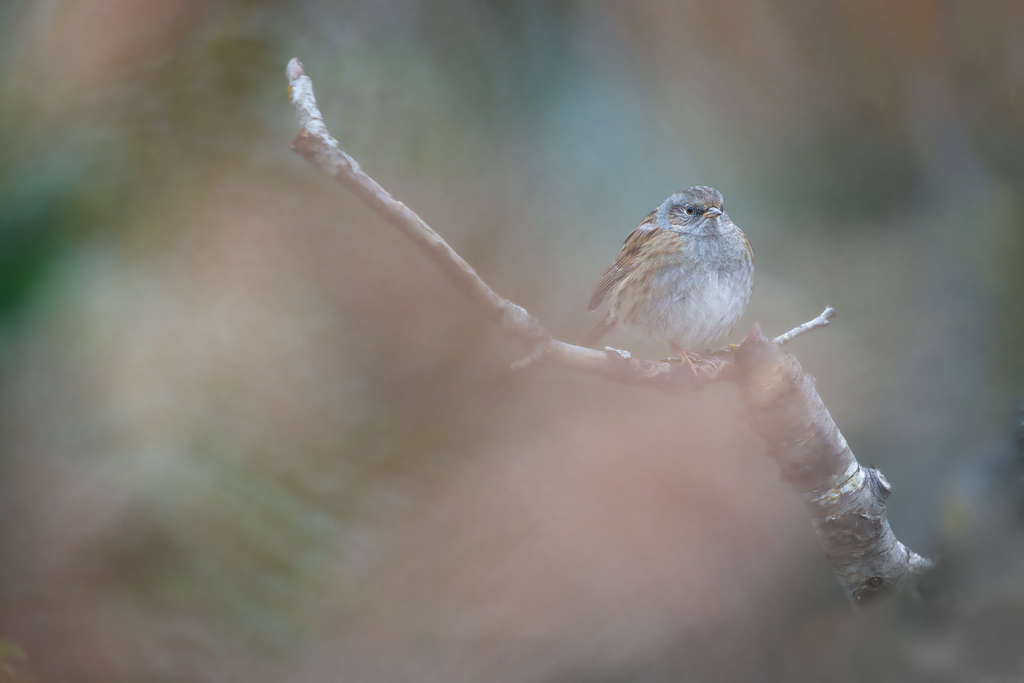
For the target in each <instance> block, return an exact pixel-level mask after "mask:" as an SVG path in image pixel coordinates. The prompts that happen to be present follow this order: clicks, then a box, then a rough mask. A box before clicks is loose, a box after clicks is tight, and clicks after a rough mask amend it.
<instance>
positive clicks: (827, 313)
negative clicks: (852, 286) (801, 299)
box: [772, 306, 836, 346]
mask: <svg viewBox="0 0 1024 683" xmlns="http://www.w3.org/2000/svg"><path fill="white" fill-rule="evenodd" d="M835 315H836V309H834V308H832V307H831V306H826V307H825V310H824V311H822V312H821V315H819V316H818V317H817V318H815V319H814V320H809V321H807V322H805V323H804V324H803V325H797V326H796V327H794V328H793V329H791V330H790V331H789V332H786V333H785V334H780V335H779V336H778V337H776V338H775V339H773V340H772V341H773V342H775V343H776V344H778V345H779V346H783V345H785V344H788V343H789V342H791V341H793V340H794V339H796V338H797V337H799V336H800V335H801V334H806V333H807V332H810V331H811V330H816V329H818V328H819V327H828V321H829V320H830V319H832V318H834V317H835Z"/></svg>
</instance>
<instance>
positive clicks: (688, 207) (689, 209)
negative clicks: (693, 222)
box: [683, 204, 694, 216]
mask: <svg viewBox="0 0 1024 683" xmlns="http://www.w3.org/2000/svg"><path fill="white" fill-rule="evenodd" d="M693 210H694V209H693V206H691V205H690V204H687V205H686V206H684V207H683V211H685V212H686V215H687V216H692V215H693Z"/></svg>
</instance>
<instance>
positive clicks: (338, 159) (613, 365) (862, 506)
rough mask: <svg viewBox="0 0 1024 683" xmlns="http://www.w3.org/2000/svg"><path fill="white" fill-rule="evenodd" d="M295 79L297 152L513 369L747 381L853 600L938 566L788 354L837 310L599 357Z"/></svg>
mask: <svg viewBox="0 0 1024 683" xmlns="http://www.w3.org/2000/svg"><path fill="white" fill-rule="evenodd" d="M286 73H287V76H288V81H289V93H290V97H291V102H292V107H293V108H294V109H295V114H296V116H297V117H298V120H299V125H300V129H299V132H298V134H297V135H296V136H295V138H294V140H292V144H291V147H292V150H294V151H295V152H296V153H298V154H300V155H302V156H303V157H304V158H305V159H306V160H307V161H309V162H310V163H311V164H312V165H313V166H315V167H316V168H317V169H319V170H320V171H321V172H323V173H326V174H327V175H329V176H331V177H332V178H334V179H335V180H337V181H338V182H339V183H341V184H342V185H344V186H345V187H347V188H348V189H349V190H351V191H352V192H353V193H354V194H355V195H356V196H357V197H359V198H360V199H361V200H363V201H364V202H365V203H366V204H367V205H368V206H369V207H370V208H371V209H373V210H374V211H375V212H376V213H377V214H378V215H379V216H380V217H382V218H383V219H384V220H385V221H387V222H388V223H390V224H391V225H392V226H394V227H395V228H396V229H398V230H399V231H400V232H402V233H403V234H404V235H406V237H408V238H409V239H410V240H412V242H413V243H414V244H416V245H417V246H418V247H419V248H420V249H421V250H422V251H423V253H424V254H425V255H426V256H427V257H428V258H430V260H432V261H433V262H434V263H435V264H436V265H437V266H438V267H439V268H440V269H441V270H442V271H443V272H444V273H445V274H446V275H448V277H449V278H450V279H451V280H452V281H453V283H454V284H455V285H456V287H458V288H459V289H460V290H461V291H463V292H464V293H465V294H467V295H468V296H469V297H470V298H471V299H472V300H473V301H474V302H476V303H477V305H478V306H479V308H480V309H481V311H482V312H483V314H484V315H485V316H487V317H488V318H489V319H491V320H493V321H495V322H497V323H499V324H500V325H501V327H502V328H503V329H504V330H505V331H506V332H507V333H508V334H509V335H510V336H514V337H517V338H519V339H520V340H521V341H522V342H523V343H524V344H525V345H526V346H527V348H529V353H528V355H527V356H526V357H524V358H523V359H521V360H519V361H516V362H515V363H513V364H512V368H513V369H515V370H521V369H525V368H528V367H531V366H534V365H538V366H539V365H543V366H555V367H563V368H569V369H572V370H577V371H581V372H586V373H590V374H595V375H599V376H602V377H605V378H607V379H610V380H613V381H616V382H621V383H624V384H634V385H641V386H648V387H652V388H656V389H662V390H675V389H678V388H680V387H694V386H702V385H705V384H710V383H713V382H721V381H726V380H729V381H735V382H736V383H737V385H738V386H739V389H740V393H741V395H742V397H743V400H744V402H745V403H746V407H747V413H748V414H749V416H750V418H751V424H752V426H753V429H754V431H756V432H757V433H758V434H759V435H761V436H762V437H763V438H764V439H765V441H766V442H767V444H768V454H769V455H770V456H771V457H772V458H773V459H774V460H775V461H776V462H777V463H778V465H779V470H780V472H781V474H782V478H783V479H784V480H785V481H786V482H787V483H789V485H790V486H791V487H792V488H794V489H795V490H796V492H797V494H798V495H799V496H800V498H801V499H802V500H803V502H804V504H805V506H806V508H807V510H808V513H809V514H810V517H811V522H812V524H813V526H814V530H815V535H816V537H817V539H818V544H819V545H820V547H821V549H822V551H823V552H824V553H825V557H826V558H827V559H828V560H829V562H830V563H831V565H832V567H833V569H834V571H835V572H836V575H837V577H838V578H839V581H840V583H841V584H842V586H843V588H844V589H845V590H846V592H847V595H848V596H849V597H850V599H851V600H852V601H854V602H859V601H862V600H864V599H867V598H870V597H872V596H876V595H879V594H881V593H883V592H886V591H887V590H895V589H907V588H908V587H913V586H915V585H916V583H917V582H918V581H919V580H920V579H921V578H922V577H923V576H924V574H926V573H927V572H929V571H930V570H931V568H932V566H933V565H932V563H931V562H930V561H929V560H927V559H926V558H924V557H922V556H920V555H918V554H917V553H914V552H913V551H911V550H910V549H908V548H907V547H906V546H904V545H903V544H902V543H900V542H899V541H898V540H897V539H896V537H895V535H894V534H893V532H892V530H891V529H890V527H889V523H888V521H887V519H886V516H885V499H886V498H887V497H888V496H889V494H890V493H891V492H892V488H891V486H890V485H889V483H888V481H886V479H885V477H884V476H882V474H881V472H879V471H878V470H877V469H875V468H873V467H867V468H865V467H863V466H861V465H860V464H859V463H858V462H857V460H856V458H855V457H854V455H853V452H852V451H851V450H850V447H849V445H848V444H847V443H846V439H844V438H843V435H842V434H841V433H840V431H839V428H838V427H837V426H836V424H835V422H834V421H833V420H832V417H831V416H830V415H829V413H828V410H827V409H826V408H825V405H824V403H823V402H822V400H821V397H820V396H818V393H817V391H816V390H815V388H814V384H815V382H814V378H813V377H811V376H810V375H808V374H806V373H804V372H803V370H802V368H801V367H800V364H799V363H798V362H797V360H796V359H795V358H794V357H793V356H792V355H791V354H789V353H787V352H785V351H784V350H783V347H784V346H785V345H786V344H788V343H789V342H791V341H793V340H794V339H796V338H797V337H799V336H801V335H803V334H806V333H807V332H810V331H812V330H815V329H818V328H821V327H825V326H827V325H828V324H829V320H831V318H832V317H834V316H835V309H833V308H832V307H831V306H829V307H826V308H825V310H824V311H822V313H821V314H820V315H818V316H817V317H816V318H814V319H813V320H810V321H808V322H806V323H803V324H802V325H798V326H797V327H794V328H793V329H792V330H790V331H788V332H786V333H784V334H781V335H779V336H778V337H775V338H774V339H769V338H768V337H766V336H765V335H764V334H763V333H762V332H761V328H760V327H759V326H758V325H756V324H755V325H754V327H753V328H752V329H751V330H750V333H749V334H748V335H747V337H746V339H744V340H743V343H741V344H740V345H739V346H730V347H728V348H725V349H721V350H719V351H712V352H709V353H705V354H703V355H700V356H699V357H697V358H695V359H692V362H687V363H675V362H653V361H647V360H637V359H635V358H633V357H632V356H631V355H630V354H629V352H627V351H621V350H618V349H613V348H611V347H605V348H604V349H603V350H596V349H589V348H584V347H581V346H575V345H573V344H567V343H565V342H563V341H559V340H557V339H554V338H552V337H551V336H550V335H549V334H548V333H547V332H546V331H545V330H544V328H543V327H542V326H541V325H540V323H539V322H538V321H537V320H536V319H535V318H534V317H533V316H531V315H530V314H529V313H528V312H527V311H526V309H524V308H523V307H521V306H518V305H516V304H514V303H512V302H511V301H508V300H506V299H504V298H502V297H500V296H498V295H497V294H496V293H495V292H494V291H493V290H492V289H491V288H490V287H489V286H488V285H487V283H485V282H484V281H483V279H481V278H480V276H479V275H478V274H477V273H476V271H475V270H473V268H472V267H471V266H470V265H469V264H468V263H466V261H465V260H463V259H462V257H461V256H459V255H458V254H457V253H456V252H455V250H454V249H452V248H451V247H450V246H449V245H448V244H447V242H445V241H444V240H443V239H442V238H441V236H440V235H438V234H437V233H436V232H434V230H433V229H431V228H430V226H428V225H427V224H426V223H425V222H424V221H423V220H422V219H421V218H420V217H419V216H417V215H416V214H415V213H414V212H413V211H412V210H411V209H409V208H408V207H406V206H405V205H404V204H402V203H401V202H399V201H396V200H395V199H394V198H393V197H392V196H391V195H390V194H389V193H388V192H387V191H386V190H385V189H384V188H382V187H381V186H380V185H378V184H377V183H376V182H375V181H374V180H373V179H372V178H370V177H369V176H368V175H367V174H366V173H365V172H363V170H362V169H361V168H360V167H359V164H358V163H356V161H355V160H354V159H353V158H352V157H350V156H349V155H348V154H346V153H345V152H344V151H343V150H342V149H341V147H340V146H339V145H338V142H337V140H335V139H334V138H333V137H331V135H330V133H329V132H328V130H327V126H326V124H325V123H324V119H323V116H322V115H321V114H320V110H319V109H318V108H317V105H316V98H315V97H314V95H313V84H312V81H311V80H310V79H309V77H308V76H307V75H306V73H305V71H304V69H303V68H302V64H301V63H300V62H299V60H297V59H293V60H291V61H290V62H289V63H288V67H287V70H286Z"/></svg>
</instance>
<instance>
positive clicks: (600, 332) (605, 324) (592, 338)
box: [580, 313, 615, 347]
mask: <svg viewBox="0 0 1024 683" xmlns="http://www.w3.org/2000/svg"><path fill="white" fill-rule="evenodd" d="M613 327H615V322H614V321H613V320H612V316H611V314H610V313H609V314H607V315H605V316H604V319H602V320H601V321H600V322H599V323H597V324H596V325H594V326H593V327H592V328H590V332H587V335H586V336H585V337H583V341H581V342H580V346H587V347H591V346H593V345H594V344H596V343H597V342H598V341H599V340H600V339H601V337H603V336H604V335H606V334H608V331H609V330H611V329H612V328H613Z"/></svg>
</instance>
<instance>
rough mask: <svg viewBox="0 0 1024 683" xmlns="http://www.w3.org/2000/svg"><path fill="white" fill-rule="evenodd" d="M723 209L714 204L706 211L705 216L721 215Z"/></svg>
mask: <svg viewBox="0 0 1024 683" xmlns="http://www.w3.org/2000/svg"><path fill="white" fill-rule="evenodd" d="M721 215H722V210H721V209H719V208H718V207H717V206H712V207H711V208H710V209H708V210H707V211H705V212H704V217H705V218H714V217H715V216H721Z"/></svg>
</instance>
